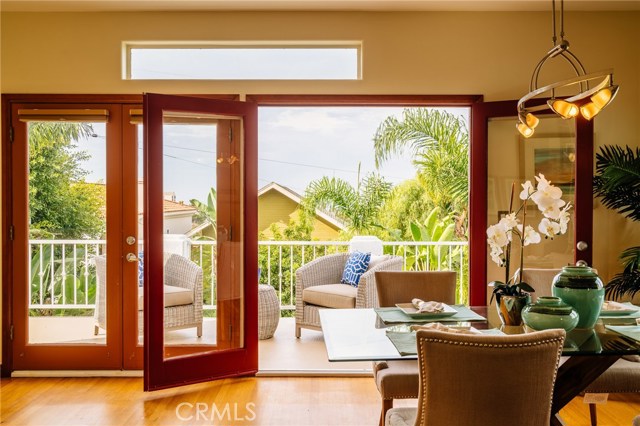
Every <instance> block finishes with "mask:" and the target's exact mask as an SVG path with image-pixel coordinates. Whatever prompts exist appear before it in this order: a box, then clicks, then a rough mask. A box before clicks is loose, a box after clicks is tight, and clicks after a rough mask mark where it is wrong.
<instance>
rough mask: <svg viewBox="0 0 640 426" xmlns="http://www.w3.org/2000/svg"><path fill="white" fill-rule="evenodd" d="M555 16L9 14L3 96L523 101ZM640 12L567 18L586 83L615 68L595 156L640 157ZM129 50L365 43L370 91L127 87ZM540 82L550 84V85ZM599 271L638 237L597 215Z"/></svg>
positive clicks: (254, 85)
mask: <svg viewBox="0 0 640 426" xmlns="http://www.w3.org/2000/svg"><path fill="white" fill-rule="evenodd" d="M549 17H550V16H549V13H548V12H523V13H512V12H486V13H479V12H467V13H446V12H439V13H428V12H423V13H417V12H411V13H357V12H353V13H349V12H338V13H320V12H307V13H241V12H237V13H77V14H75V13H41V14H38V13H34V14H28V13H3V14H2V23H1V36H2V46H1V59H2V68H1V75H2V82H1V90H2V92H3V93H142V92H160V93H240V94H247V93H249V94H251V93H254V94H258V93H309V94H310V93H320V94H342V93H344V94H482V95H484V97H485V100H487V101H492V100H502V99H517V98H519V97H521V96H522V95H523V94H524V93H525V92H526V91H527V88H528V82H529V78H530V75H531V72H532V70H533V67H534V66H535V63H536V62H537V61H538V60H539V58H541V57H542V55H543V54H544V52H546V51H547V50H548V49H549V48H550V47H551V40H550V38H551V37H550V35H551V22H550V19H549ZM638 22H640V12H615V13H614V12H611V13H594V12H580V13H577V12H568V13H566V15H565V24H566V25H565V30H566V34H567V38H568V39H569V40H570V41H571V42H572V47H573V50H572V51H573V52H574V53H575V54H577V55H578V56H579V58H580V59H581V60H582V61H583V63H584V65H585V66H586V68H587V70H588V71H596V70H600V69H604V68H610V67H613V68H615V71H616V74H615V76H616V82H617V83H619V84H620V85H621V90H620V93H619V94H618V97H617V99H616V100H615V102H614V103H613V104H612V105H611V106H610V107H609V108H608V109H607V110H606V111H604V112H603V113H602V114H601V115H599V116H598V117H597V118H596V123H595V132H596V143H597V145H598V146H600V145H603V144H622V145H624V144H628V145H631V146H639V145H640V137H639V136H640V120H639V119H638V116H639V113H640V81H639V80H640V63H639V61H640V26H639V25H638ZM126 40H362V41H363V46H364V51H363V76H364V78H363V80H362V81H344V82H340V81H326V82H322V81H321V82H311V83H308V82H287V81H282V82H261V81H254V82H251V81H218V82H209V81H123V80H122V79H121V58H122V52H121V46H122V42H123V41H126ZM541 78H542V79H543V80H545V79H547V78H548V79H551V78H554V76H553V75H550V74H549V73H547V74H546V75H543V76H541ZM594 208H595V223H594V230H595V237H594V249H595V256H594V262H593V263H594V265H595V266H596V267H597V268H598V269H599V271H600V272H601V274H602V275H603V276H604V277H605V278H606V279H608V278H610V277H611V276H612V275H613V274H614V273H615V271H616V268H617V261H616V257H617V255H618V253H619V252H620V250H621V249H622V248H624V247H628V246H630V245H633V244H638V241H639V240H640V225H638V224H637V223H635V224H632V223H631V222H630V221H626V220H623V219H622V218H621V217H620V216H619V215H616V214H613V213H611V212H609V211H607V210H605V209H604V208H603V207H602V206H600V204H599V203H596V204H595V207H594Z"/></svg>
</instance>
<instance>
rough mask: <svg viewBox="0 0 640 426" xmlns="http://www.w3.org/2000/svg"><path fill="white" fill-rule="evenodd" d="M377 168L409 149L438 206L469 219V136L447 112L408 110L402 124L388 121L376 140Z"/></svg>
mask: <svg viewBox="0 0 640 426" xmlns="http://www.w3.org/2000/svg"><path fill="white" fill-rule="evenodd" d="M373 142H374V149H375V160H376V166H380V165H381V164H382V163H383V162H384V161H385V160H387V159H389V158H391V157H392V156H393V155H397V154H400V153H401V152H403V151H404V150H406V149H410V150H411V152H412V153H413V157H414V160H413V163H414V165H415V166H416V168H417V170H418V179H419V181H420V182H421V183H422V184H423V186H424V188H425V190H426V193H427V196H428V197H429V198H430V199H431V200H432V201H433V203H434V205H435V206H437V207H440V208H441V209H442V210H443V211H445V212H450V213H455V214H457V215H458V216H460V217H463V216H466V215H465V214H464V212H465V211H466V209H467V200H468V198H469V184H468V182H469V177H468V176H469V174H468V169H469V132H468V130H467V127H466V124H465V122H464V121H463V120H462V119H461V118H459V117H456V116H455V115H453V114H450V113H448V112H445V111H438V110H431V109H427V108H408V109H405V110H404V111H403V112H402V120H398V119H397V118H396V117H388V118H387V119H386V120H385V121H384V122H382V124H380V126H379V127H378V130H377V131H376V134H375V136H374V138H373Z"/></svg>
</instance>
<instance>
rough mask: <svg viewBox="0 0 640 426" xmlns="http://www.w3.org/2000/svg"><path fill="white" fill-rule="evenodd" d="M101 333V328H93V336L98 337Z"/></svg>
mask: <svg viewBox="0 0 640 426" xmlns="http://www.w3.org/2000/svg"><path fill="white" fill-rule="evenodd" d="M99 332H100V327H98V326H97V325H94V326H93V335H94V336H97V335H98V333H99Z"/></svg>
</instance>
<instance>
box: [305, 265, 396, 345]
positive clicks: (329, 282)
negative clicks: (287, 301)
mask: <svg viewBox="0 0 640 426" xmlns="http://www.w3.org/2000/svg"><path fill="white" fill-rule="evenodd" d="M348 257H349V253H338V254H331V255H328V256H323V257H319V258H317V259H315V260H313V261H311V262H309V263H307V264H306V265H304V266H302V267H300V268H299V269H298V270H297V271H296V337H300V333H301V329H302V328H309V329H312V330H320V331H321V330H322V328H321V326H320V315H319V313H318V310H319V309H324V308H373V307H377V306H378V295H377V291H376V278H375V272H376V271H401V270H402V265H403V260H402V258H401V257H398V256H389V255H385V256H373V257H372V258H371V261H370V263H369V268H368V269H367V271H366V272H365V273H364V274H362V276H361V277H360V282H359V283H358V287H357V288H356V287H352V286H350V285H348V284H340V279H341V278H342V272H343V271H344V266H345V264H346V263H347V259H348Z"/></svg>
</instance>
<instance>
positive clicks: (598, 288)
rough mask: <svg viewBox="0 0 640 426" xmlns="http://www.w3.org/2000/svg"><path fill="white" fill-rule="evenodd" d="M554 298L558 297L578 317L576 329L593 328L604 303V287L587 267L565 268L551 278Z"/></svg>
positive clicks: (596, 275)
mask: <svg viewBox="0 0 640 426" xmlns="http://www.w3.org/2000/svg"><path fill="white" fill-rule="evenodd" d="M551 288H552V293H553V295H554V296H556V297H559V298H560V299H562V301H563V302H564V303H566V304H568V305H571V306H572V307H573V309H575V311H576V312H577V313H578V315H579V316H580V318H579V320H578V325H576V328H593V326H594V325H595V324H596V321H598V316H600V310H601V309H602V303H603V302H604V285H603V284H602V280H601V279H600V277H599V276H598V274H596V273H595V271H594V270H593V269H591V268H589V267H588V266H565V267H564V268H562V272H560V273H559V274H558V275H556V276H555V277H554V278H553V283H552V285H551Z"/></svg>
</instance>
